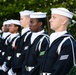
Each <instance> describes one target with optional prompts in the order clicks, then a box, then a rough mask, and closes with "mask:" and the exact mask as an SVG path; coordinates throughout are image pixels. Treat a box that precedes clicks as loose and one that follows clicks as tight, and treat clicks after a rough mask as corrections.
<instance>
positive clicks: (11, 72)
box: [8, 68, 16, 75]
mask: <svg viewBox="0 0 76 75" xmlns="http://www.w3.org/2000/svg"><path fill="white" fill-rule="evenodd" d="M8 75H16V73H14V72H13V70H12V68H11V69H10V70H9V71H8Z"/></svg>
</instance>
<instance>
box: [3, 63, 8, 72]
mask: <svg viewBox="0 0 76 75" xmlns="http://www.w3.org/2000/svg"><path fill="white" fill-rule="evenodd" d="M2 70H3V71H4V72H6V71H7V70H8V67H7V66H6V63H4V64H3V65H2Z"/></svg>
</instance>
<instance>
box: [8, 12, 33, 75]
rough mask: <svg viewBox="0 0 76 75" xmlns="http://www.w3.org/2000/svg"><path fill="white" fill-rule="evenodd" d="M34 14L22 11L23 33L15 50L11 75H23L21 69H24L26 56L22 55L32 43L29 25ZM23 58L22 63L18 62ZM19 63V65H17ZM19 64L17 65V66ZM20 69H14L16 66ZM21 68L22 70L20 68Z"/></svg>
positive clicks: (9, 72)
mask: <svg viewBox="0 0 76 75" xmlns="http://www.w3.org/2000/svg"><path fill="white" fill-rule="evenodd" d="M31 13H33V11H30V10H24V11H20V23H21V26H22V28H23V29H22V31H21V37H20V40H19V42H18V43H19V44H18V47H17V49H16V50H15V54H14V58H13V60H12V62H13V64H12V66H11V69H12V72H11V69H10V70H9V71H8V74H9V75H12V74H14V73H17V75H21V73H22V72H21V71H22V70H21V68H22V62H23V60H24V55H22V53H24V52H26V48H28V44H29V43H30V37H31V31H30V29H29V24H30V14H31ZM20 57H22V58H21V60H20V62H18V60H19V58H20ZM17 62H18V63H17ZM16 63H17V65H16ZM15 65H16V66H17V67H18V69H16V68H14V67H16V66H15ZM19 66H20V68H19Z"/></svg>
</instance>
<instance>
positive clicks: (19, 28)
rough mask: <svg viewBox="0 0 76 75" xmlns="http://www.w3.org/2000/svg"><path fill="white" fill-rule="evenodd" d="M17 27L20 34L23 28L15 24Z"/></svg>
mask: <svg viewBox="0 0 76 75" xmlns="http://www.w3.org/2000/svg"><path fill="white" fill-rule="evenodd" d="M15 26H17V27H18V32H20V31H21V26H20V25H17V24H15Z"/></svg>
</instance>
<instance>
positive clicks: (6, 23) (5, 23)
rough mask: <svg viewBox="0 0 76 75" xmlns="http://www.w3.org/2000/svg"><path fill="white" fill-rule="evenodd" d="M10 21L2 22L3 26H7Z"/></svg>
mask: <svg viewBox="0 0 76 75" xmlns="http://www.w3.org/2000/svg"><path fill="white" fill-rule="evenodd" d="M10 21H11V20H7V21H4V22H3V25H9V24H11V22H10Z"/></svg>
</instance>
